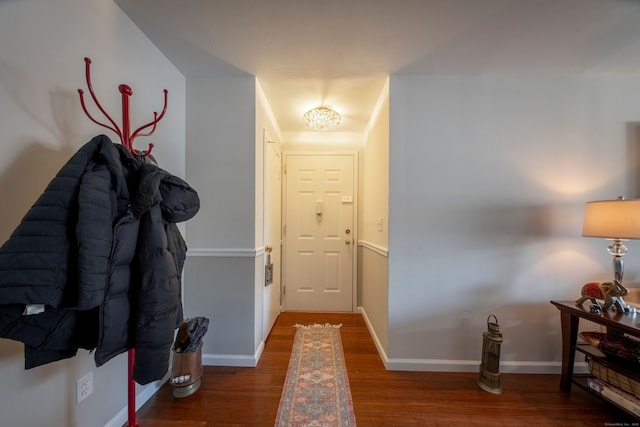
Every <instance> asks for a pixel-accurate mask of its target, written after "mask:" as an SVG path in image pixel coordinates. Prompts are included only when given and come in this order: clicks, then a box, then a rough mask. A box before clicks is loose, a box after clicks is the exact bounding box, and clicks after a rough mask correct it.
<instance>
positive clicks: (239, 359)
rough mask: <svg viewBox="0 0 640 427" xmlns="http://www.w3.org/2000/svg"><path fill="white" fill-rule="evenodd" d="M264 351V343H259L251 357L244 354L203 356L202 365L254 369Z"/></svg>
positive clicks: (208, 354)
mask: <svg viewBox="0 0 640 427" xmlns="http://www.w3.org/2000/svg"><path fill="white" fill-rule="evenodd" d="M263 351H264V341H260V344H259V345H258V348H257V349H256V352H255V354H254V355H253V356H249V355H244V354H211V353H207V354H203V355H202V364H203V365H204V366H238V367H247V368H255V367H256V366H257V365H258V361H259V360H260V357H261V356H262V352H263Z"/></svg>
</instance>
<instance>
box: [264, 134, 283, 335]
mask: <svg viewBox="0 0 640 427" xmlns="http://www.w3.org/2000/svg"><path fill="white" fill-rule="evenodd" d="M262 147H263V165H262V166H263V169H262V184H263V192H262V197H263V209H264V212H263V215H262V241H263V245H264V251H263V265H264V267H263V268H262V283H261V284H262V301H261V304H262V334H263V337H262V338H263V340H266V339H267V336H268V335H269V333H270V332H271V329H272V328H273V325H274V324H275V321H276V319H277V315H276V318H275V319H273V322H271V320H272V319H271V318H270V312H266V310H265V303H266V299H267V298H268V297H270V296H271V292H273V290H274V289H275V288H276V287H277V293H278V294H277V297H278V298H277V299H278V315H279V313H280V312H282V189H283V188H284V187H283V169H282V158H283V157H282V149H281V147H280V146H279V144H278V143H277V142H276V141H275V140H274V139H272V138H271V136H270V134H269V132H268V131H267V130H266V129H263V130H262ZM268 150H274V151H275V153H276V155H277V156H278V158H279V162H278V165H277V168H278V171H279V173H280V185H279V187H280V188H278V189H277V190H278V191H279V192H280V199H279V200H277V201H275V203H274V205H280V209H279V215H280V218H279V227H278V233H277V235H276V236H272V238H273V239H274V240H275V241H274V242H272V244H273V246H274V248H275V247H277V248H278V250H277V253H278V254H279V256H277V257H274V258H276V259H272V262H273V268H274V272H275V271H277V275H276V276H277V277H279V278H280V280H279V281H278V282H279V283H277V284H276V283H271V284H270V285H269V286H266V284H265V268H266V265H267V262H266V261H267V245H268V244H269V242H268V241H267V237H268V230H267V229H268V227H270V224H269V223H268V221H267V220H268V219H269V218H271V217H270V216H269V215H268V214H267V212H266V207H267V206H268V204H267V200H266V199H267V196H268V191H267V186H268V185H269V182H270V176H269V172H270V169H269V166H268V161H269V154H268ZM267 294H268V295H267ZM268 323H270V324H269V327H268V328H267V324H268Z"/></svg>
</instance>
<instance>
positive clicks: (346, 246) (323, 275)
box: [283, 153, 357, 311]
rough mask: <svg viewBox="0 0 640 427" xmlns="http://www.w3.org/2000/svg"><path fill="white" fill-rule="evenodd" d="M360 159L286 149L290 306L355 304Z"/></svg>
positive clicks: (308, 308)
mask: <svg viewBox="0 0 640 427" xmlns="http://www.w3.org/2000/svg"><path fill="white" fill-rule="evenodd" d="M356 161H357V156H356V154H355V153H349V154H337V155H335V154H334V155H323V154H321V155H315V154H314V155H311V154H287V155H286V161H285V174H286V175H285V176H286V190H285V191H286V193H285V197H286V206H285V221H284V222H285V223H284V240H285V272H284V273H285V279H284V282H283V284H284V286H285V289H284V291H285V292H284V301H285V304H284V306H285V309H286V310H304V311H352V310H353V294H354V292H353V290H354V288H353V286H354V274H353V272H354V271H353V268H354V257H355V252H356V248H355V243H356V240H355V237H356V236H355V203H356V200H355V196H356V194H355V191H356V186H355V178H354V176H355V175H354V174H355V171H356V164H357V163H356Z"/></svg>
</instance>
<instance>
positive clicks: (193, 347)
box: [171, 317, 209, 397]
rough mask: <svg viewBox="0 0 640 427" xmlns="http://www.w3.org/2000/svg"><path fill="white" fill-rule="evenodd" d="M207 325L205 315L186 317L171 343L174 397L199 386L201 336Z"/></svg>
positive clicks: (188, 393)
mask: <svg viewBox="0 0 640 427" xmlns="http://www.w3.org/2000/svg"><path fill="white" fill-rule="evenodd" d="M208 327H209V319H207V318H206V317H194V318H191V319H186V320H185V321H184V322H182V325H180V328H179V329H178V333H177V335H176V339H175V342H174V344H173V366H172V373H171V385H172V387H173V396H174V397H186V396H189V395H191V394H193V393H195V392H196V390H198V388H200V384H201V380H200V378H201V377H202V338H203V337H204V334H205V333H206V332H207V328H208Z"/></svg>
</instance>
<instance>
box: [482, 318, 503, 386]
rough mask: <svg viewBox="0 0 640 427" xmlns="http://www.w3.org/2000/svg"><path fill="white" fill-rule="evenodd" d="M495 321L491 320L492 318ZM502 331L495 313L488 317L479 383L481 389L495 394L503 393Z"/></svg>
mask: <svg viewBox="0 0 640 427" xmlns="http://www.w3.org/2000/svg"><path fill="white" fill-rule="evenodd" d="M492 317H493V318H494V319H495V322H491V321H490V320H491V318H492ZM501 344H502V333H501V332H500V326H499V325H498V318H497V317H496V316H494V315H493V314H491V315H489V317H487V332H484V333H483V334H482V363H480V374H479V375H478V380H477V383H478V385H479V386H480V388H481V389H483V390H486V391H488V392H489V393H493V394H502V387H501V386H500V345H501Z"/></svg>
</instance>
